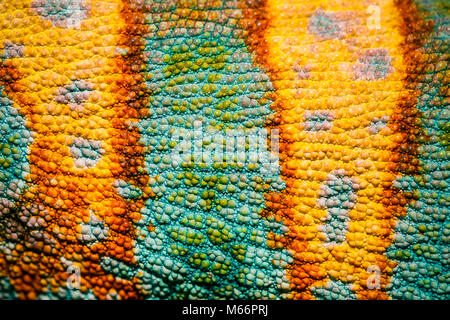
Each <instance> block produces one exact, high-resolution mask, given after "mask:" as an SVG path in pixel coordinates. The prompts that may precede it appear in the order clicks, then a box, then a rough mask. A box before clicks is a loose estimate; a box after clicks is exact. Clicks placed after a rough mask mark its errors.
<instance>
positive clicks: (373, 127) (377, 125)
mask: <svg viewBox="0 0 450 320" xmlns="http://www.w3.org/2000/svg"><path fill="white" fill-rule="evenodd" d="M388 121H389V117H388V116H383V117H381V118H378V117H375V118H373V119H372V121H371V122H370V125H369V126H368V128H367V131H368V132H369V133H370V134H377V133H378V132H380V131H381V130H383V129H384V128H386V126H387V123H388Z"/></svg>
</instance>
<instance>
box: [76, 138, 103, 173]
mask: <svg viewBox="0 0 450 320" xmlns="http://www.w3.org/2000/svg"><path fill="white" fill-rule="evenodd" d="M69 150H70V154H71V156H72V157H73V159H74V164H75V167H77V168H80V169H87V168H93V167H95V166H96V165H97V163H98V161H99V160H100V158H101V157H102V156H103V154H104V153H105V150H104V149H103V148H102V147H101V141H98V140H89V139H84V138H80V137H77V138H75V139H74V142H73V143H72V145H70V147H69Z"/></svg>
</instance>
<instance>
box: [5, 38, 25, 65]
mask: <svg viewBox="0 0 450 320" xmlns="http://www.w3.org/2000/svg"><path fill="white" fill-rule="evenodd" d="M24 52H25V46H24V45H22V44H18V43H14V42H11V41H9V40H7V41H5V42H4V43H3V52H1V53H0V60H6V59H13V58H22V57H23V55H24Z"/></svg>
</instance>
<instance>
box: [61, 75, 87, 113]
mask: <svg viewBox="0 0 450 320" xmlns="http://www.w3.org/2000/svg"><path fill="white" fill-rule="evenodd" d="M93 90H94V85H93V84H92V83H90V82H88V81H85V80H76V81H73V82H72V83H70V84H68V85H66V86H64V87H61V88H58V90H57V91H56V96H55V101H56V102H58V103H62V104H67V105H68V106H69V108H70V110H72V111H77V112H80V113H81V112H83V111H84V106H83V104H84V103H85V102H87V101H88V100H89V97H90V96H91V94H92V92H93Z"/></svg>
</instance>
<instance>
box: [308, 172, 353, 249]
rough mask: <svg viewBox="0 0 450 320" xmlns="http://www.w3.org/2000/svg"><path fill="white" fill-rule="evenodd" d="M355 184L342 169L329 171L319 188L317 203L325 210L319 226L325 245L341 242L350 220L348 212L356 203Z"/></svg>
mask: <svg viewBox="0 0 450 320" xmlns="http://www.w3.org/2000/svg"><path fill="white" fill-rule="evenodd" d="M357 189H358V186H357V184H356V183H355V182H354V181H353V179H351V178H350V177H348V176H347V175H346V174H345V173H344V172H343V170H337V171H334V172H332V173H330V174H329V175H328V177H327V181H326V182H325V183H324V184H323V185H322V187H321V188H320V193H319V194H320V198H319V200H318V203H317V205H318V206H319V207H320V208H324V209H326V211H327V214H328V215H327V218H326V220H325V223H324V224H323V225H321V226H319V231H321V232H322V233H323V234H324V235H325V237H326V239H327V243H326V245H334V244H338V243H343V242H344V241H345V236H346V234H347V231H348V222H349V221H350V219H349V216H348V213H349V212H350V210H351V209H353V207H354V206H355V204H356V201H357V195H356V190H357Z"/></svg>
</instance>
